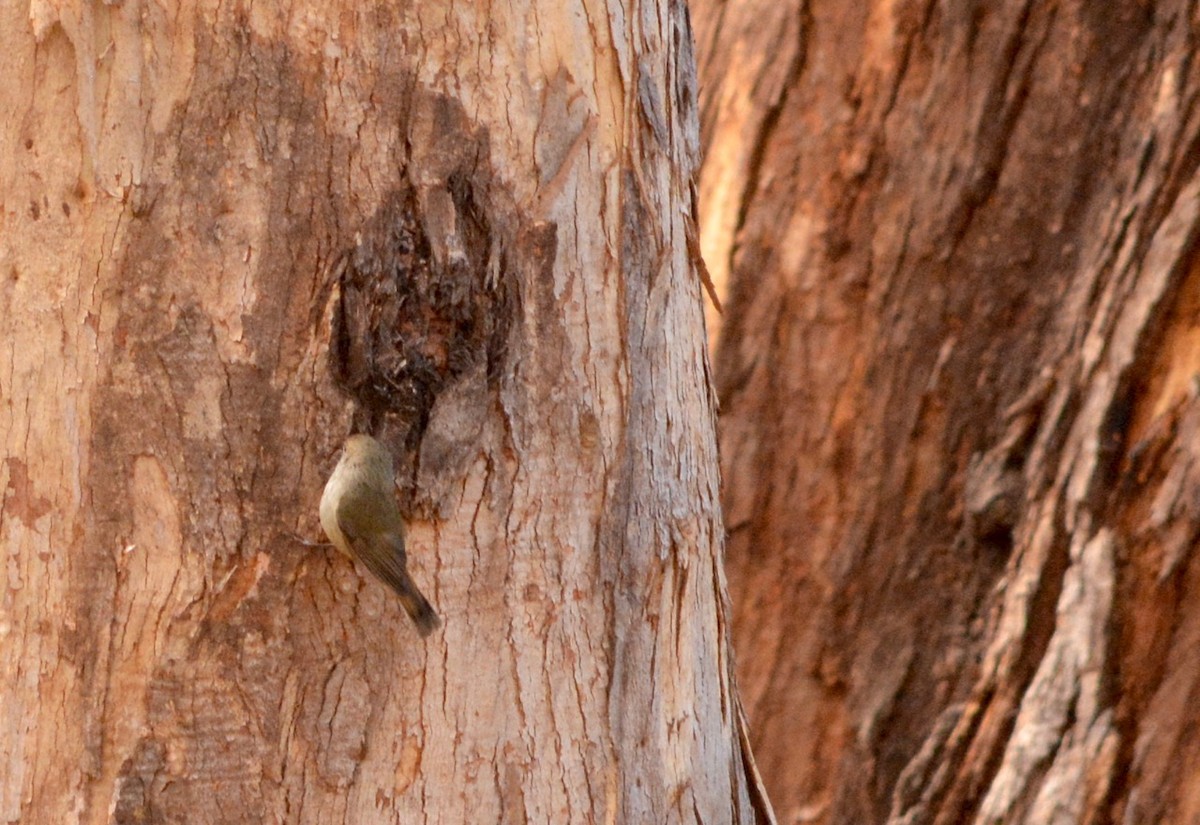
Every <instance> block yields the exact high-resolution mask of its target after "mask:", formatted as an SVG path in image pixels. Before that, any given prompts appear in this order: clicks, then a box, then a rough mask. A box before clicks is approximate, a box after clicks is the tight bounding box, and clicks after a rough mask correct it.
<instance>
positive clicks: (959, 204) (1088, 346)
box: [695, 0, 1200, 825]
mask: <svg viewBox="0 0 1200 825" xmlns="http://www.w3.org/2000/svg"><path fill="white" fill-rule="evenodd" d="M695 13H696V20H697V24H696V25H697V42H698V55H699V65H700V76H701V88H702V89H703V90H704V95H703V97H702V104H701V106H702V112H703V115H702V123H703V126H702V134H703V141H702V142H703V145H704V148H705V152H706V160H705V164H706V165H705V167H704V168H703V171H702V175H701V185H700V195H701V205H702V215H703V217H702V221H701V224H702V229H703V235H702V237H703V241H704V248H705V253H706V256H707V257H708V265H709V268H710V270H712V271H713V273H714V274H715V275H716V276H717V279H718V280H720V279H721V274H722V273H728V283H727V285H726V287H725V288H726V289H727V290H728V300H727V304H726V305H727V311H726V314H725V317H724V319H723V330H722V339H721V344H720V347H719V350H718V354H717V358H716V366H715V369H716V376H717V385H718V392H719V396H720V402H721V410H722V423H721V433H720V441H721V448H722V455H723V464H724V478H725V493H724V496H725V504H726V515H727V523H728V527H729V530H730V546H729V564H730V582H731V585H730V586H731V594H732V597H733V600H734V605H735V637H736V640H737V644H736V645H735V647H736V649H737V650H738V666H739V678H740V682H741V684H742V686H743V689H744V691H745V694H744V695H745V699H746V702H747V711H748V715H749V717H750V720H751V723H752V726H753V727H752V729H753V731H754V733H755V737H756V738H755V746H756V754H757V757H758V759H759V764H760V766H761V767H762V769H763V773H764V779H765V781H766V784H767V788H768V790H769V792H770V793H771V795H772V799H773V801H774V802H775V804H776V810H777V811H778V813H779V816H780V819H781V821H784V822H800V821H805V822H810V821H811V822H825V823H834V822H836V823H863V822H884V821H888V822H893V823H946V825H949V824H950V823H965V822H980V823H1001V822H1003V823H1010V822H1013V823H1015V822H1028V823H1058V822H1071V823H1076V822H1192V821H1195V820H1196V819H1197V817H1200V795H1197V794H1196V792H1195V788H1196V786H1195V777H1196V775H1197V771H1198V770H1200V750H1198V747H1200V746H1198V745H1197V744H1196V740H1195V737H1194V736H1191V735H1190V733H1188V732H1189V731H1192V730H1194V728H1195V725H1196V723H1197V721H1198V716H1200V703H1197V702H1196V696H1197V692H1198V691H1200V676H1198V674H1200V668H1198V665H1200V661H1198V657H1200V647H1198V646H1197V638H1198V628H1200V593H1198V592H1197V591H1198V590H1200V564H1198V563H1197V558H1196V557H1197V554H1196V553H1195V549H1194V547H1195V538H1196V536H1197V534H1198V529H1197V525H1198V524H1200V505H1198V504H1197V502H1200V473H1198V472H1197V469H1196V468H1197V467H1198V466H1200V463H1198V458H1200V440H1198V439H1197V435H1198V433H1197V429H1198V428H1200V400H1198V398H1200V391H1198V389H1197V383H1196V376H1197V375H1198V374H1200V321H1198V316H1197V307H1198V305H1200V301H1198V299H1197V297H1196V296H1197V295H1200V266H1197V264H1196V260H1197V258H1196V254H1197V253H1196V250H1197V243H1198V241H1200V220H1198V211H1200V178H1198V177H1197V164H1198V163H1200V152H1198V151H1197V150H1198V147H1200V107H1198V106H1197V98H1198V96H1200V64H1197V61H1196V60H1195V59H1194V56H1195V43H1194V40H1195V33H1196V31H1197V30H1198V26H1200V18H1198V17H1197V13H1196V9H1195V7H1194V6H1193V5H1191V4H1186V3H1179V2H1162V3H1153V4H1145V3H1136V2H1118V3H1106V4H1103V5H1096V4H1088V3H1078V2H1075V3H1052V4H1039V3H1031V2H1015V1H1013V2H1000V3H969V4H953V3H951V4H945V3H942V4H936V3H892V2H873V3H862V4H859V3H842V2H787V3H776V2H767V1H766V0H731V2H724V3H718V2H712V1H711V0H698V2H697V3H696V4H695Z"/></svg>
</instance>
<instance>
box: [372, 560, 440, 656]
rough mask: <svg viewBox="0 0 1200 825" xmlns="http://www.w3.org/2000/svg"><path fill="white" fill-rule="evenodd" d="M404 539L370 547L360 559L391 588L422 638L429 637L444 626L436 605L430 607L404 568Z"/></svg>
mask: <svg viewBox="0 0 1200 825" xmlns="http://www.w3.org/2000/svg"><path fill="white" fill-rule="evenodd" d="M402 541H403V539H399V540H397V541H396V542H387V541H382V542H376V543H372V544H370V545H369V546H368V547H367V550H368V552H366V553H362V554H361V555H360V556H359V557H360V558H361V559H362V561H363V563H364V564H366V566H367V569H369V570H370V571H371V572H372V573H374V574H375V575H376V576H378V577H379V578H380V580H382V581H383V582H384V583H385V584H387V586H388V587H390V588H392V590H394V591H396V595H397V596H399V597H400V604H401V605H402V606H403V607H404V610H405V612H407V613H408V615H409V616H410V617H411V618H412V620H413V624H415V625H416V626H417V631H418V632H419V633H420V634H421V635H422V636H428V635H429V634H430V633H432V632H433V631H434V630H436V629H437V628H438V627H439V626H440V625H441V623H442V620H441V619H439V618H438V614H437V612H436V611H435V610H434V609H433V605H431V604H430V603H429V600H428V599H426V598H425V597H424V596H423V595H422V594H421V591H420V590H418V589H417V585H416V583H415V582H414V581H413V580H412V577H411V576H409V575H408V568H407V567H406V566H405V557H404V545H403V544H402V543H399V542H402Z"/></svg>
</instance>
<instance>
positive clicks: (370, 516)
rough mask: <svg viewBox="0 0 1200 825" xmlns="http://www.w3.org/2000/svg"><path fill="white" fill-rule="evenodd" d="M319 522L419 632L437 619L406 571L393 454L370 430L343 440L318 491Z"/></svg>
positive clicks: (430, 629)
mask: <svg viewBox="0 0 1200 825" xmlns="http://www.w3.org/2000/svg"><path fill="white" fill-rule="evenodd" d="M320 516H321V527H323V528H324V529H325V535H327V536H329V540H330V541H332V542H333V544H334V546H335V547H337V549H339V550H341V551H342V552H343V553H345V554H346V555H347V556H349V557H350V558H352V559H358V560H359V561H361V562H362V563H363V564H365V565H366V566H367V569H368V570H370V571H371V572H372V573H373V574H375V576H376V577H378V578H379V579H381V580H382V581H383V582H384V583H385V584H387V585H388V586H389V587H391V588H392V589H393V590H395V591H396V595H398V596H399V597H400V604H402V605H403V606H404V609H405V610H406V611H407V612H408V615H409V616H410V617H412V620H413V623H414V624H416V626H417V630H418V631H419V632H420V634H421V635H422V636H428V635H429V634H430V633H432V632H433V631H434V629H435V628H436V627H438V625H440V624H441V620H440V619H438V615H437V613H435V612H434V610H433V607H432V606H430V604H429V602H428V601H427V600H426V598H425V597H424V596H422V595H421V591H420V590H418V589H417V586H416V584H414V583H413V580H412V578H411V577H410V576H409V575H408V568H407V566H406V560H407V557H406V556H405V554H404V519H402V518H401V517H400V508H399V507H397V506H396V476H395V471H394V470H393V469H392V456H391V454H390V453H389V452H388V451H387V449H386V448H385V447H384V446H383V445H382V444H380V443H379V442H378V441H376V440H375V439H373V438H371V436H369V435H352V436H350V437H349V438H348V439H346V445H345V447H344V448H343V449H342V458H341V460H340V461H338V463H337V466H336V467H334V468H333V473H332V474H331V475H330V476H329V481H327V482H326V483H325V492H323V493H322V494H321V507H320Z"/></svg>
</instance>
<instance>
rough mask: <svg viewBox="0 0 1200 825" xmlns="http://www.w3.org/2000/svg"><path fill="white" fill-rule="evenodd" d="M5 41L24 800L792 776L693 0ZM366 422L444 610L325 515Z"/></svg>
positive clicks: (14, 744)
mask: <svg viewBox="0 0 1200 825" xmlns="http://www.w3.org/2000/svg"><path fill="white" fill-rule="evenodd" d="M0 76H2V77H3V78H4V79H5V83H4V85H3V88H0V113H2V116H0V146H3V154H2V155H0V399H2V401H0V438H3V445H4V446H3V449H4V459H3V462H2V464H0V491H2V493H0V496H2V504H0V547H2V548H3V552H4V589H3V591H2V592H0V719H3V732H2V733H0V821H4V822H18V821H19V822H22V823H64V822H109V821H112V822H118V823H135V822H214V823H215V822H253V821H274V822H312V823H333V822H346V823H366V822H405V823H409V822H442V823H464V822H481V823H482V822H506V823H519V822H527V821H528V822H567V821H578V822H630V823H632V822H655V823H660V822H706V823H713V822H753V821H754V820H755V818H756V816H757V813H756V811H765V810H766V809H765V803H763V802H762V800H760V799H758V798H757V797H756V795H755V794H754V793H752V783H751V782H750V781H749V780H748V776H749V775H750V774H751V773H752V766H751V765H750V764H749V763H748V752H746V751H745V747H746V746H745V732H744V731H743V730H742V728H741V721H740V718H739V714H738V702H737V697H736V693H735V691H734V689H733V686H732V679H731V664H730V656H729V652H728V640H727V636H726V625H725V620H724V613H723V609H724V608H723V601H722V600H723V598H724V579H723V574H722V571H721V553H722V537H723V527H722V524H721V520H720V516H719V512H718V502H717V469H718V467H717V458H716V449H715V431H714V427H713V416H712V410H713V404H712V398H711V396H710V390H709V382H708V373H707V366H706V360H705V354H704V340H703V319H702V310H701V302H700V281H699V279H698V277H697V273H696V271H695V262H694V258H695V251H694V246H695V240H694V239H695V235H696V233H695V227H694V223H693V221H694V216H693V213H692V209H693V205H694V203H695V196H694V192H693V191H692V179H693V172H694V168H695V163H696V158H697V157H698V122H697V117H696V111H695V109H696V90H695V77H694V67H693V64H692V59H691V32H690V27H689V23H688V19H687V12H686V9H685V8H684V7H683V6H682V4H681V3H679V2H675V1H674V0H671V1H670V2H667V1H665V0H664V2H661V3H655V2H638V0H627V2H619V0H611V1H610V2H592V0H586V1H585V2H567V3H562V2H527V3H526V2H517V3H512V4H492V5H488V4H483V5H479V4H473V3H462V2H457V3H454V2H427V3H424V2H423V3H417V4H405V3H400V4H395V3H368V4H361V3H354V2H351V3H336V2H335V3H327V2H301V3H299V4H296V3H292V4H272V3H259V2H256V3H242V2H208V1H207V0H202V2H199V3H183V4H176V3H170V2H168V3H147V2H141V1H140V0H125V2H116V3H111V4H97V3H90V2H73V0H64V2H50V1H49V0H32V2H30V3H17V2H8V3H4V4H3V5H0ZM352 427H357V428H360V429H366V430H369V431H371V432H372V433H374V434H376V435H377V436H378V437H380V438H381V439H382V440H383V441H385V443H387V445H388V446H389V447H390V448H391V449H392V451H393V452H394V454H395V457H396V465H397V468H398V471H399V473H400V477H401V479H402V482H401V485H400V486H401V487H402V489H401V490H400V491H399V494H400V496H401V501H402V504H403V509H404V512H405V514H406V516H407V517H408V518H409V519H410V520H411V524H410V530H409V547H408V549H409V567H410V570H411V572H412V574H413V576H414V578H415V579H416V581H417V582H418V584H419V585H420V587H421V588H422V590H423V591H424V592H425V593H426V594H428V595H429V596H430V598H431V600H432V601H433V602H434V604H435V606H436V607H437V609H438V611H439V613H440V614H441V616H442V618H443V620H444V628H443V629H442V630H440V631H438V632H437V633H435V634H434V636H432V637H431V638H430V639H429V640H428V641H427V642H422V641H421V640H420V639H419V637H418V636H417V635H416V633H415V631H414V630H413V628H412V627H411V626H410V624H409V623H408V622H407V620H406V619H405V618H404V616H403V613H402V611H401V609H400V607H399V605H398V604H397V602H396V600H395V599H394V598H393V597H392V596H391V594H390V593H389V592H388V591H387V589H386V588H385V587H384V586H382V585H381V584H380V583H378V582H376V581H374V580H373V579H371V578H370V577H367V576H364V575H363V574H362V572H361V571H359V570H356V569H355V568H354V566H353V565H352V564H351V563H350V562H349V561H347V560H346V559H344V558H342V557H340V556H338V555H337V554H336V553H334V552H331V551H329V550H328V549H322V548H316V549H314V548H310V547H306V546H305V545H304V544H302V543H301V542H300V541H298V540H297V537H305V538H309V539H315V538H318V537H319V532H318V531H319V528H318V526H317V518H316V512H317V501H318V498H319V496H320V492H321V487H322V484H323V482H324V480H325V478H326V476H327V474H328V472H329V470H330V469H331V467H332V465H333V462H334V460H335V451H336V448H337V447H338V446H339V444H340V443H341V441H342V439H343V437H344V436H345V435H346V434H347V433H348V432H349V431H350V430H351V428H352ZM764 816H765V814H764Z"/></svg>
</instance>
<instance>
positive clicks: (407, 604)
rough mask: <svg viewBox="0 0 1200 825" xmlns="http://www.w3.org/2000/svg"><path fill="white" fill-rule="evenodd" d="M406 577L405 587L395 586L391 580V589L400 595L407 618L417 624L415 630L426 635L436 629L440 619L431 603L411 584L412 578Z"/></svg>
mask: <svg viewBox="0 0 1200 825" xmlns="http://www.w3.org/2000/svg"><path fill="white" fill-rule="evenodd" d="M404 578H405V579H408V581H407V582H406V584H407V587H397V586H396V585H395V584H392V582H388V584H391V585H392V589H393V590H395V591H396V595H397V596H399V597H400V604H401V605H402V606H403V607H404V610H405V612H406V613H408V615H409V618H411V619H412V620H413V624H415V625H416V626H417V632H418V633H420V634H421V635H422V636H428V635H429V634H430V633H432V632H433V631H435V630H437V629H438V627H439V626H440V625H441V624H442V620H441V619H439V618H438V614H437V612H436V611H435V610H434V609H433V605H431V604H430V603H429V600H428V599H426V598H425V597H424V596H423V595H421V591H420V590H418V589H417V586H416V585H415V584H413V580H412V579H410V578H408V576H405V577H404Z"/></svg>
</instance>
